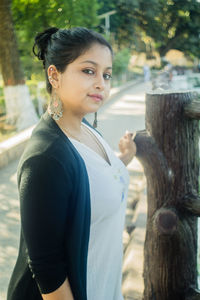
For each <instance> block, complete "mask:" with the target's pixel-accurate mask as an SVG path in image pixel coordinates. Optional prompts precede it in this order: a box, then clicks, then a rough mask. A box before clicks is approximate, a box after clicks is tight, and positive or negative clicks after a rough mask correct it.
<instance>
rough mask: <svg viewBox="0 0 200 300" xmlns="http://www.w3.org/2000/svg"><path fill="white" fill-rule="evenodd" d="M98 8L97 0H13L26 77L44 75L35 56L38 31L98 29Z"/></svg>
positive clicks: (13, 12) (14, 16) (16, 28)
mask: <svg viewBox="0 0 200 300" xmlns="http://www.w3.org/2000/svg"><path fill="white" fill-rule="evenodd" d="M98 8H99V4H98V3H97V0H65V1H63V0H57V1H55V0H13V1H12V14H13V20H14V25H15V30H16V34H17V38H18V46H19V53H20V57H21V61H22V65H23V67H24V70H25V75H26V78H27V79H30V78H31V74H33V73H35V74H40V73H42V64H41V62H38V61H37V60H36V59H35V58H34V57H33V54H32V46H33V43H34V37H35V36H36V34H37V33H38V32H42V31H43V30H45V29H47V28H48V27H51V26H56V27H58V28H65V27H67V28H68V27H73V26H85V27H90V28H95V27H96V26H97V25H98V22H99V19H98V18H97V10H98ZM33 59H35V62H34V61H33Z"/></svg>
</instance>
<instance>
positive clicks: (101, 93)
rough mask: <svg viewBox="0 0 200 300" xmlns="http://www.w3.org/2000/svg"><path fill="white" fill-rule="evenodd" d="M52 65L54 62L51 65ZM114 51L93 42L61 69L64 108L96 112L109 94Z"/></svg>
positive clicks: (60, 91)
mask: <svg viewBox="0 0 200 300" xmlns="http://www.w3.org/2000/svg"><path fill="white" fill-rule="evenodd" d="M50 67H51V66H50ZM111 74H112V55H111V52H110V50H109V48H108V47H106V46H103V45H100V44H94V45H92V46H91V47H90V48H89V49H88V50H87V51H86V52H85V53H83V54H82V55H81V56H79V57H78V58H77V59H76V60H75V61H73V62H72V63H70V64H69V65H68V66H67V68H66V70H65V71H64V73H58V81H57V83H58V88H56V93H57V94H58V96H59V97H60V99H61V101H62V103H63V106H64V110H65V109H66V110H71V111H72V112H73V113H75V114H78V115H81V116H84V115H85V114H87V113H91V112H96V111H97V110H98V109H99V108H100V107H101V106H102V105H103V103H104V102H105V100H106V98H107V97H108V96H109V91H110V79H111Z"/></svg>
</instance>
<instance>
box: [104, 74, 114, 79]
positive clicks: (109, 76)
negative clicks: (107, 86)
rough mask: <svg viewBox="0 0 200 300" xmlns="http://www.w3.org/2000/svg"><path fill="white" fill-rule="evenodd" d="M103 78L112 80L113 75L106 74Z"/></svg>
mask: <svg viewBox="0 0 200 300" xmlns="http://www.w3.org/2000/svg"><path fill="white" fill-rule="evenodd" d="M103 77H104V78H105V79H106V80H110V79H111V78H112V75H111V74H108V73H106V74H104V75H103Z"/></svg>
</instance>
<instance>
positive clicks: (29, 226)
mask: <svg viewBox="0 0 200 300" xmlns="http://www.w3.org/2000/svg"><path fill="white" fill-rule="evenodd" d="M83 122H85V123H86V124H87V125H89V126H91V125H90V124H89V123H88V122H87V121H86V119H83ZM92 128H93V127H92ZM17 178H18V189H19V198H20V214H21V238H20V247H19V254H18V258H17V262H16V265H15V268H14V270H13V273H12V276H11V279H10V283H9V287H8V295H7V300H32V299H33V300H37V299H38V300H39V299H42V297H41V293H43V294H47V293H50V292H53V291H54V290H56V289H57V288H58V287H59V286H61V285H62V283H63V282H64V281H65V279H66V277H68V279H69V283H70V286H71V289H72V293H73V296H74V299H75V300H86V299H87V283H86V278H87V254H88V242H89V231H90V215H91V208H90V191H89V179H88V174H87V171H86V166H85V163H84V161H83V159H82V158H81V156H80V155H79V153H78V151H77V150H76V148H75V147H74V146H73V144H72V143H71V142H70V140H69V139H68V138H67V137H66V135H65V134H64V133H63V132H62V130H61V129H60V128H59V126H58V125H57V124H56V122H55V121H54V120H53V119H52V118H51V117H50V116H49V114H48V112H46V113H45V114H44V115H43V116H42V118H41V119H40V121H39V123H38V124H37V126H36V128H35V129H34V131H33V133H32V136H31V138H30V139H29V141H28V144H27V146H26V149H25V151H24V153H23V155H22V157H21V159H20V162H19V166H18V173H17Z"/></svg>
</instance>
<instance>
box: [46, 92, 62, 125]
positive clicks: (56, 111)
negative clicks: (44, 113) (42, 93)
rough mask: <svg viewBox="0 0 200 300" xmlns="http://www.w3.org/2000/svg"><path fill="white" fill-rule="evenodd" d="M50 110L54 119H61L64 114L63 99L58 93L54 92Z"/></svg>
mask: <svg viewBox="0 0 200 300" xmlns="http://www.w3.org/2000/svg"><path fill="white" fill-rule="evenodd" d="M49 112H50V114H51V116H52V118H53V119H54V120H56V121H57V120H59V119H60V118H61V117H62V116H63V105H62V101H61V100H60V98H59V97H58V95H57V94H56V92H53V94H52V98H51V101H50V104H49Z"/></svg>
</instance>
